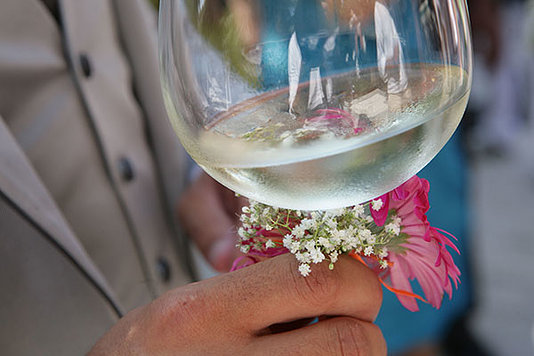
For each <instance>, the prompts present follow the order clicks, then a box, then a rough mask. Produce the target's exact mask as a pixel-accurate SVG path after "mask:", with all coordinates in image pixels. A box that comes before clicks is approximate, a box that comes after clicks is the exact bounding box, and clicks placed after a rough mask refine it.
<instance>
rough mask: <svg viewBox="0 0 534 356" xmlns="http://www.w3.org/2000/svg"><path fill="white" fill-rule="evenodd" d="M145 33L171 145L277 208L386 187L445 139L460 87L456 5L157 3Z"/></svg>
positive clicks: (444, 1) (350, 198)
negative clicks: (151, 28)
mask: <svg viewBox="0 0 534 356" xmlns="http://www.w3.org/2000/svg"><path fill="white" fill-rule="evenodd" d="M159 24H160V30H159V40H160V60H161V78H162V86H163V92H164V98H165V103H166V107H167V110H168V112H169V117H170V120H171V122H172V125H173V127H174V129H175V131H176V133H177V135H178V137H179V138H180V140H181V142H182V144H183V145H184V147H185V148H186V150H187V151H188V152H189V154H190V155H191V157H192V158H193V159H194V160H195V161H196V162H197V163H198V164H199V165H200V166H201V167H202V168H203V169H204V170H205V171H206V172H207V173H209V174H210V175H211V176H212V177H214V178H215V179H216V180H218V181H219V182H221V183H222V184H224V185H225V186H227V187H229V188H230V189H232V190H234V191H235V192H237V193H239V194H242V195H244V196H246V197H249V198H252V199H255V200H258V201H260V202H263V203H266V204H270V205H274V206H278V207H283V208H292V209H302V210H314V209H332V208H339V207H344V206H349V205H354V204H359V203H362V202H365V201H367V200H369V199H372V198H374V197H378V196H380V195H382V194H383V193H385V192H387V191H389V190H391V189H393V188H395V187H397V186H399V185H400V184H402V183H403V182H404V181H406V180H407V179H409V178H410V177H411V176H413V175H414V174H416V173H417V172H418V171H419V170H420V169H421V168H423V167H424V166H425V165H426V164H427V163H428V162H429V161H430V160H431V159H432V158H433V157H434V156H435V155H436V154H437V153H438V152H439V150H440V149H441V148H442V147H443V146H444V145H445V143H446V142H447V141H448V139H449V138H450V137H451V135H452V134H453V132H454V130H455V129H456V127H457V126H458V123H459V121H460V119H461V117H462V115H463V112H464V110H465V107H466V103H467V99H468V96H469V91H470V87H471V67H472V58H471V57H472V49H471V37H470V30H469V25H468V13H467V6H466V3H465V0H380V1H375V0H163V1H162V2H161V6H160V22H159Z"/></svg>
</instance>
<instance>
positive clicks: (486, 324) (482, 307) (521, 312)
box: [152, 0, 534, 355]
mask: <svg viewBox="0 0 534 356" xmlns="http://www.w3.org/2000/svg"><path fill="white" fill-rule="evenodd" d="M152 1H153V2H154V4H155V5H156V6H157V3H158V1H157V0H152ZM468 4H469V8H470V15H471V24H472V31H473V44H474V50H475V57H474V75H473V89H472V94H471V99H470V102H469V104H468V108H467V111H466V114H465V117H464V119H463V121H462V123H461V126H460V128H459V129H458V131H459V132H458V137H459V140H460V141H461V149H462V154H463V156H464V162H465V166H466V168H465V171H466V172H465V177H466V178H465V179H466V180H465V181H466V182H467V183H466V185H467V186H466V199H467V202H466V206H467V207H468V208H469V209H468V212H467V219H466V220H467V230H468V231H467V232H466V235H467V236H459V238H460V239H462V240H463V248H464V251H462V252H463V254H464V257H466V259H467V263H468V265H467V266H466V267H465V271H463V272H464V275H465V276H464V277H466V280H467V282H466V283H465V284H467V285H461V286H460V288H467V289H469V290H470V297H469V300H470V302H469V303H468V305H469V308H468V311H467V313H465V314H464V315H463V316H460V318H459V319H458V320H456V321H455V322H454V323H457V325H453V327H452V328H451V330H452V331H450V333H449V334H448V335H444V337H445V339H444V341H443V342H444V344H445V348H444V349H441V350H439V351H436V349H432V348H423V349H422V350H421V352H420V353H418V351H414V352H410V353H407V355H408V354H409V355H428V354H433V353H435V354H446V355H449V354H451V355H534V306H533V301H534V264H533V263H532V262H531V261H532V256H533V254H534V225H531V223H534V204H533V201H534V199H533V198H534V123H533V117H534V66H533V65H534V0H513V1H511V0H508V1H506V0H499V1H498V0H468ZM442 174H452V175H454V174H456V172H443V173H442ZM462 174H464V173H462ZM431 183H432V180H431ZM431 205H432V188H431ZM431 210H432V208H431ZM438 213H439V214H448V213H450V214H454V212H446V211H443V210H442V211H439V212H438ZM430 221H431V222H432V219H431V220H430ZM441 227H442V228H444V229H447V228H448V227H447V226H441ZM195 254H196V255H197V263H198V265H199V269H200V271H201V273H200V275H201V277H202V278H207V277H210V276H212V275H213V274H215V272H213V271H212V270H211V269H210V268H209V267H208V265H207V264H206V263H205V262H204V261H203V260H202V258H201V257H200V254H198V253H196V252H195ZM453 302H454V300H453ZM399 323H402V320H399ZM432 350H434V351H432Z"/></svg>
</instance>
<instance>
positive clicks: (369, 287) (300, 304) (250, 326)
mask: <svg viewBox="0 0 534 356" xmlns="http://www.w3.org/2000/svg"><path fill="white" fill-rule="evenodd" d="M202 285H203V286H204V287H207V288H208V290H210V294H209V295H208V296H206V298H205V300H204V305H205V306H206V307H208V308H209V309H210V312H208V314H210V313H218V310H224V311H225V315H222V316H221V317H223V318H226V320H228V322H229V323H231V322H235V323H236V324H237V326H238V327H242V328H245V329H247V330H249V331H251V332H260V331H261V330H264V329H265V328H267V327H268V326H270V325H273V324H278V323H284V322H290V321H294V320H299V319H304V318H308V317H314V316H318V315H333V316H336V315H345V316H352V317H355V318H358V319H361V320H365V321H373V320H374V319H375V318H376V316H377V314H378V311H379V309H380V304H381V301H382V289H381V287H380V284H379V282H378V280H377V277H376V276H375V274H374V272H372V271H371V270H369V269H368V268H367V267H365V266H363V265H362V264H361V263H359V262H357V261H355V260H353V259H352V258H349V257H347V256H343V257H342V258H340V259H339V261H338V262H337V263H336V267H335V269H334V270H333V271H331V270H329V269H328V264H326V263H323V264H318V265H313V266H312V272H311V274H310V275H309V276H308V277H303V276H301V275H300V273H299V272H298V263H297V261H296V260H295V257H294V256H292V255H289V254H288V255H283V256H278V257H275V258H273V259H270V260H267V261H264V262H262V263H258V264H255V265H252V266H250V267H247V268H244V269H241V270H239V271H236V272H232V273H229V274H227V275H224V276H219V277H216V278H214V279H211V280H207V281H204V282H203V284H202ZM214 296H215V297H214ZM211 315H212V316H214V317H215V315H214V314H211Z"/></svg>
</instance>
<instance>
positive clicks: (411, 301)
mask: <svg viewBox="0 0 534 356" xmlns="http://www.w3.org/2000/svg"><path fill="white" fill-rule="evenodd" d="M428 191H429V183H428V181H427V180H425V179H421V178H419V177H417V176H414V177H412V178H411V179H409V180H408V181H407V182H406V183H404V184H402V185H401V186H400V187H398V188H396V189H394V190H393V191H391V192H389V193H387V194H385V195H383V196H382V197H380V198H379V199H380V200H381V203H382V204H381V206H380V209H373V208H372V204H371V214H372V216H373V218H374V220H375V223H376V224H377V225H378V226H382V225H384V223H385V222H386V219H387V217H388V216H397V217H399V218H400V219H401V234H405V236H406V237H407V238H406V240H405V242H403V243H401V244H399V246H398V248H396V249H391V250H390V252H389V255H388V261H389V262H390V266H389V268H388V269H387V270H386V271H385V272H383V273H382V278H384V279H388V280H389V281H390V284H391V287H392V289H395V290H397V291H396V293H397V297H398V298H399V301H400V302H401V303H402V305H404V306H405V307H406V308H407V309H408V310H411V311H417V310H419V307H418V305H417V302H416V297H417V296H416V295H414V294H413V292H412V286H411V281H412V280H414V279H417V281H418V282H419V284H420V285H421V288H422V289H423V292H424V295H425V298H426V299H427V301H428V302H429V303H430V304H432V305H433V306H434V307H435V308H439V307H440V306H441V301H442V299H443V294H444V293H445V292H446V293H447V294H448V295H449V297H452V283H454V285H455V287H457V286H458V282H459V280H460V278H459V277H460V271H459V269H458V267H456V265H455V264H454V261H453V259H452V257H451V254H450V253H449V251H448V250H447V246H449V247H451V248H452V249H453V250H454V251H456V252H457V253H459V251H458V249H457V248H456V246H454V244H453V243H452V242H451V240H450V239H448V238H447V237H446V236H444V235H443V234H442V233H441V232H444V231H442V230H439V229H437V228H434V227H431V226H430V224H429V223H428V221H427V217H426V212H427V211H428V209H429V207H430V206H429V203H428ZM376 205H380V204H376ZM451 236H452V235H451ZM451 281H452V283H451ZM399 291H400V293H399ZM402 292H406V293H402Z"/></svg>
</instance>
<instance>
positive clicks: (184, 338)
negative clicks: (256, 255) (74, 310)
mask: <svg viewBox="0 0 534 356" xmlns="http://www.w3.org/2000/svg"><path fill="white" fill-rule="evenodd" d="M381 300H382V290H381V287H380V284H379V282H378V280H377V278H376V276H375V274H374V273H373V272H372V271H371V270H369V269H368V268H367V267H365V266H363V265H362V264H360V263H359V262H357V261H355V260H353V259H351V258H348V257H342V258H340V260H339V261H338V262H337V263H336V268H335V269H334V270H333V271H330V270H329V269H328V264H325V263H323V264H320V265H313V267H312V273H311V274H310V275H309V276H308V277H302V276H301V275H300V274H299V272H298V271H297V261H296V260H295V258H294V257H293V256H292V255H283V256H278V257H276V258H273V259H270V260H267V261H265V262H261V263H258V264H255V265H253V266H250V267H247V268H244V269H241V270H238V271H236V272H232V273H228V274H225V275H221V276H218V277H215V278H212V279H208V280H205V281H202V282H198V283H194V284H190V285H187V286H185V287H182V288H178V289H175V290H173V291H170V292H168V293H166V294H165V295H163V296H162V297H160V298H159V299H157V300H155V301H154V302H152V303H151V304H149V305H147V306H144V307H141V308H139V309H136V310H134V311H132V312H130V313H129V314H127V315H126V316H125V317H124V318H123V319H121V320H120V321H119V322H118V323H117V324H116V325H115V326H114V327H113V328H112V329H111V330H110V331H109V332H108V333H107V334H106V335H104V337H103V338H102V339H101V340H100V341H99V342H98V343H97V344H96V345H95V347H94V348H93V350H92V351H91V353H90V354H91V355H109V354H113V355H123V354H124V355H162V354H163V355H166V354H169V355H182V354H187V355H214V354H216V355H385V354H386V345H385V342H384V339H383V337H382V333H381V331H380V329H379V328H378V327H377V326H376V325H374V324H373V321H374V320H375V318H376V316H377V314H378V311H379V309H380V304H381ZM315 316H322V317H321V318H320V321H318V322H317V323H315V324H311V325H307V326H306V325H305V324H306V323H305V322H303V321H306V320H307V318H313V317H315ZM308 320H309V319H308ZM303 324H304V326H303ZM281 330H282V331H283V332H280V331H281Z"/></svg>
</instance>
